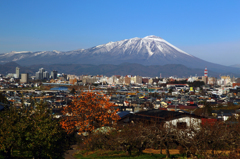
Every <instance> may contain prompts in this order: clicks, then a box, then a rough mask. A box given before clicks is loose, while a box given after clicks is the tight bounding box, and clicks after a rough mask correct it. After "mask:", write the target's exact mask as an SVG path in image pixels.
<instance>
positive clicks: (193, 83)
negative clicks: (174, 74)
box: [167, 80, 205, 87]
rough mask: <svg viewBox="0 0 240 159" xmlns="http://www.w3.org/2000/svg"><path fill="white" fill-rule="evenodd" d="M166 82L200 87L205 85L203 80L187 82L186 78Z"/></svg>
mask: <svg viewBox="0 0 240 159" xmlns="http://www.w3.org/2000/svg"><path fill="white" fill-rule="evenodd" d="M167 84H188V85H189V87H202V86H204V85H205V83H204V82H203V81H194V82H188V81H187V80H182V81H176V80H175V81H171V82H168V83H167Z"/></svg>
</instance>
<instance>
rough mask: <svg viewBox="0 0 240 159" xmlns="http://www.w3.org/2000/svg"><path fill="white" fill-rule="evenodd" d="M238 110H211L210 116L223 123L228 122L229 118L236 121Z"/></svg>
mask: <svg viewBox="0 0 240 159" xmlns="http://www.w3.org/2000/svg"><path fill="white" fill-rule="evenodd" d="M238 113H240V112H239V110H213V111H212V115H213V116H214V117H216V118H217V119H221V120H223V121H226V120H228V119H229V118H231V117H235V118H236V119H238V117H239V114H238Z"/></svg>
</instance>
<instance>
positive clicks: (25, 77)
mask: <svg viewBox="0 0 240 159" xmlns="http://www.w3.org/2000/svg"><path fill="white" fill-rule="evenodd" d="M28 79H29V76H28V73H22V74H21V79H20V83H28Z"/></svg>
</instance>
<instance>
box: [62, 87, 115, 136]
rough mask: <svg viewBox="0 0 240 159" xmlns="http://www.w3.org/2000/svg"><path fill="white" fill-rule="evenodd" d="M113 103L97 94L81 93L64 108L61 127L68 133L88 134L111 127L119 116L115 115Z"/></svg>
mask: <svg viewBox="0 0 240 159" xmlns="http://www.w3.org/2000/svg"><path fill="white" fill-rule="evenodd" d="M113 106H115V105H114V104H113V103H110V102H109V99H108V98H107V97H106V96H105V95H103V94H101V93H98V92H82V93H80V95H79V96H77V97H74V99H73V102H72V103H71V104H70V105H68V106H67V107H64V109H63V115H64V117H63V118H62V120H61V125H62V127H63V128H64V129H65V130H66V131H67V132H68V133H72V132H74V131H77V132H78V133H80V134H81V133H83V132H88V133H91V132H92V130H94V129H96V128H100V127H103V126H111V125H113V124H114V123H116V122H117V120H118V118H119V116H118V115H117V114H116V113H117V111H118V110H115V109H114V107H113Z"/></svg>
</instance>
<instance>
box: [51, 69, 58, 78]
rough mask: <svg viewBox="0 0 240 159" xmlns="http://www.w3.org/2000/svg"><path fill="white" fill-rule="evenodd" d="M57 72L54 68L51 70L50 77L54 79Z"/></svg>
mask: <svg viewBox="0 0 240 159" xmlns="http://www.w3.org/2000/svg"><path fill="white" fill-rule="evenodd" d="M57 74H58V72H57V71H55V70H53V71H52V72H51V78H52V79H56V78H57Z"/></svg>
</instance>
